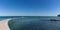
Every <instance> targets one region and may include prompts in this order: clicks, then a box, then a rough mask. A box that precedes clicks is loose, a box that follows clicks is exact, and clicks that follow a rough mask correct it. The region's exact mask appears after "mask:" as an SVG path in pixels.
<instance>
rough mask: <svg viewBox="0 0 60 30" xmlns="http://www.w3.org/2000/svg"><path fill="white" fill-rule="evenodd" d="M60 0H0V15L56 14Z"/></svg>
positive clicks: (59, 9)
mask: <svg viewBox="0 0 60 30" xmlns="http://www.w3.org/2000/svg"><path fill="white" fill-rule="evenodd" d="M59 13H60V0H0V16H56V15H57V14H59Z"/></svg>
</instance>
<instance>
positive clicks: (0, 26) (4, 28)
mask: <svg viewBox="0 0 60 30" xmlns="http://www.w3.org/2000/svg"><path fill="white" fill-rule="evenodd" d="M9 20H11V19H5V20H2V21H0V30H10V29H9V26H8V21H9Z"/></svg>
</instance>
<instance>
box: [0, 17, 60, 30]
mask: <svg viewBox="0 0 60 30" xmlns="http://www.w3.org/2000/svg"><path fill="white" fill-rule="evenodd" d="M9 18H12V21H10V22H9V25H11V26H10V28H11V29H13V28H15V29H19V30H21V29H22V30H24V28H21V27H23V26H24V27H25V29H26V28H28V29H29V28H30V27H34V28H35V29H36V30H37V28H38V29H39V30H60V21H56V22H54V21H44V20H50V19H56V20H60V17H57V16H0V20H3V19H9ZM41 20H42V21H41ZM13 22H16V23H13ZM12 24H13V25H12ZM29 26H30V27H29ZM20 28H21V29H20ZM28 29H27V30H28Z"/></svg>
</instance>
